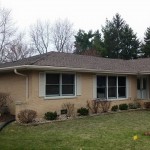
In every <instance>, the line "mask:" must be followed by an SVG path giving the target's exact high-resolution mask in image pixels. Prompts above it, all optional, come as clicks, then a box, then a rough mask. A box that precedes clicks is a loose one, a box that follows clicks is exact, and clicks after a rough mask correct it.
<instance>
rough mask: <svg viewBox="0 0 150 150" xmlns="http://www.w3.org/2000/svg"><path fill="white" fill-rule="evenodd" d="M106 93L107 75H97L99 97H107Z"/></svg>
mask: <svg viewBox="0 0 150 150" xmlns="http://www.w3.org/2000/svg"><path fill="white" fill-rule="evenodd" d="M106 95H107V94H106V77H105V76H97V97H98V98H105V97H106Z"/></svg>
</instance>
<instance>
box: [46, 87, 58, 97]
mask: <svg viewBox="0 0 150 150" xmlns="http://www.w3.org/2000/svg"><path fill="white" fill-rule="evenodd" d="M46 95H59V85H46Z"/></svg>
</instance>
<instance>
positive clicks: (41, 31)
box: [30, 21, 50, 54]
mask: <svg viewBox="0 0 150 150" xmlns="http://www.w3.org/2000/svg"><path fill="white" fill-rule="evenodd" d="M30 37H31V41H32V46H33V48H34V49H35V50H36V51H37V52H38V53H39V54H43V53H47V52H48V50H49V46H50V24H49V23H48V22H46V23H42V22H41V21H37V23H36V24H35V25H33V26H31V28H30Z"/></svg>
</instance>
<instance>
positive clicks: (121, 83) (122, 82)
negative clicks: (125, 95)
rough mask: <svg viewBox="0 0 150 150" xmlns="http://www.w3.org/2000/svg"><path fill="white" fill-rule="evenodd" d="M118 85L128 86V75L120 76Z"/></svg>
mask: <svg viewBox="0 0 150 150" xmlns="http://www.w3.org/2000/svg"><path fill="white" fill-rule="evenodd" d="M118 86H126V77H118Z"/></svg>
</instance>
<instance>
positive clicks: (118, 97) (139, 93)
mask: <svg viewBox="0 0 150 150" xmlns="http://www.w3.org/2000/svg"><path fill="white" fill-rule="evenodd" d="M149 79H150V58H144V59H136V60H121V59H109V58H101V57H94V56H85V55H75V54H70V53H59V52H49V53H47V54H42V55H37V56H33V57H30V58H25V59H22V60H19V61H15V62H9V63H4V64H1V65H0V92H5V93H9V94H10V96H11V97H12V99H13V102H12V103H11V104H10V110H11V113H13V114H18V112H19V111H20V110H23V109H33V110H35V111H37V113H38V116H41V117H42V116H43V115H44V113H46V112H48V111H57V112H58V114H59V113H60V110H61V109H62V108H61V107H62V105H63V104H64V103H67V102H70V103H73V104H74V105H75V108H76V109H77V108H81V107H86V104H87V100H93V99H95V98H105V99H107V100H110V101H112V104H113V105H114V104H120V103H130V102H132V101H134V100H139V101H141V102H143V101H148V100H149V99H150V94H149V93H150V88H149V86H150V80H149Z"/></svg>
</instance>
